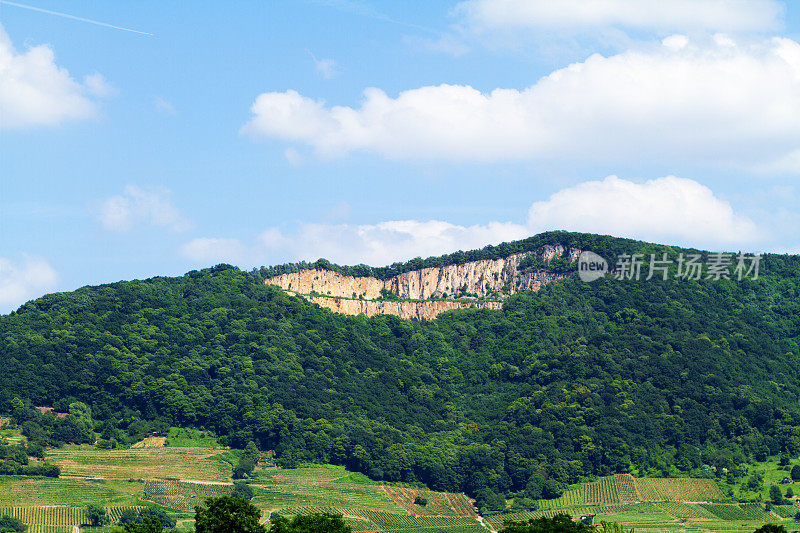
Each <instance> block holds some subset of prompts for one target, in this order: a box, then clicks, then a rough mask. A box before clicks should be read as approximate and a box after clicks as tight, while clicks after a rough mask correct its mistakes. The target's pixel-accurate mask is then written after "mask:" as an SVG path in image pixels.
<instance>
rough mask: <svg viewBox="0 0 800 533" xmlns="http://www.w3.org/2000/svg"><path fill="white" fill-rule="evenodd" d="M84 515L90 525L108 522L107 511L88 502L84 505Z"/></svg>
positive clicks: (100, 524)
mask: <svg viewBox="0 0 800 533" xmlns="http://www.w3.org/2000/svg"><path fill="white" fill-rule="evenodd" d="M86 517H87V518H88V519H89V525H90V526H102V525H105V524H106V523H107V522H108V511H106V509H105V507H101V506H99V505H95V504H93V503H90V504H89V505H87V506H86Z"/></svg>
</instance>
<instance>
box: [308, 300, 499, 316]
mask: <svg viewBox="0 0 800 533" xmlns="http://www.w3.org/2000/svg"><path fill="white" fill-rule="evenodd" d="M304 297H305V298H307V299H308V300H309V301H310V302H314V303H315V304H319V305H321V306H322V307H327V308H328V309H330V310H331V311H333V312H335V313H342V314H345V315H360V314H362V313H363V314H365V315H367V316H375V315H395V316H399V317H400V318H416V319H417V320H433V319H434V318H436V317H437V316H438V315H439V314H440V313H444V312H445V311H452V310H453V309H467V308H470V307H471V308H476V309H502V307H503V302H494V301H489V302H469V301H466V302H460V301H451V300H428V301H423V302H417V301H411V300H396V301H386V300H382V301H379V300H353V299H351V298H333V297H330V296H309V295H304Z"/></svg>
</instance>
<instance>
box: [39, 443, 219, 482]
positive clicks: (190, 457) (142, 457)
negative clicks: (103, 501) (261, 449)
mask: <svg viewBox="0 0 800 533" xmlns="http://www.w3.org/2000/svg"><path fill="white" fill-rule="evenodd" d="M215 453H218V452H217V451H215V450H211V449H198V448H137V449H129V450H97V449H94V448H71V447H64V448H57V449H53V450H49V451H48V460H49V461H50V462H51V463H53V464H56V465H58V466H60V467H61V474H62V475H65V476H78V477H102V478H108V479H130V478H134V479H157V478H165V477H175V478H181V479H198V480H203V481H227V480H229V479H230V476H231V466H230V464H228V463H226V462H224V461H220V460H219V459H216V458H214V454H215Z"/></svg>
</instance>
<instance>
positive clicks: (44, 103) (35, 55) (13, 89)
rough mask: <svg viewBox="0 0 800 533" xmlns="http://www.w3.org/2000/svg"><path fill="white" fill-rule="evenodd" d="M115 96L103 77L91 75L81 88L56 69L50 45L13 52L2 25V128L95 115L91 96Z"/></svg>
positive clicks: (0, 55)
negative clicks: (22, 51) (111, 94)
mask: <svg viewBox="0 0 800 533" xmlns="http://www.w3.org/2000/svg"><path fill="white" fill-rule="evenodd" d="M111 92H113V88H112V87H111V85H109V84H108V82H106V80H105V78H103V77H102V76H101V75H100V74H91V75H89V76H87V77H86V78H85V79H84V83H83V84H81V83H79V82H77V81H75V80H74V79H73V78H72V77H71V76H70V74H69V72H68V71H67V70H66V69H64V68H61V67H59V66H58V65H56V63H55V55H54V53H53V50H52V49H51V48H50V47H49V46H47V45H39V46H34V47H32V48H29V49H28V50H27V51H26V52H24V53H19V52H17V51H16V50H15V49H14V46H13V44H12V43H11V39H9V37H8V34H6V32H5V29H4V28H3V27H2V26H1V25H0V128H3V129H18V128H27V127H33V126H52V125H56V124H59V123H61V122H63V121H65V120H70V119H82V118H87V117H92V116H94V115H96V113H97V108H96V102H95V101H94V100H92V99H91V98H90V96H106V95H108V94H110V93H111Z"/></svg>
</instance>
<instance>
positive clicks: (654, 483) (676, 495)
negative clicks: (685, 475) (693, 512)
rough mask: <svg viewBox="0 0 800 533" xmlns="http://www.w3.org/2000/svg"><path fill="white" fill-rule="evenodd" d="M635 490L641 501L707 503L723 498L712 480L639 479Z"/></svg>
mask: <svg viewBox="0 0 800 533" xmlns="http://www.w3.org/2000/svg"><path fill="white" fill-rule="evenodd" d="M636 489H637V490H638V492H639V496H640V497H641V499H642V500H643V501H653V502H662V501H672V502H709V501H719V500H722V499H724V498H725V496H723V494H722V492H720V490H719V487H718V486H717V484H716V483H715V482H714V480H713V479H681V478H639V479H637V480H636Z"/></svg>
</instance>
